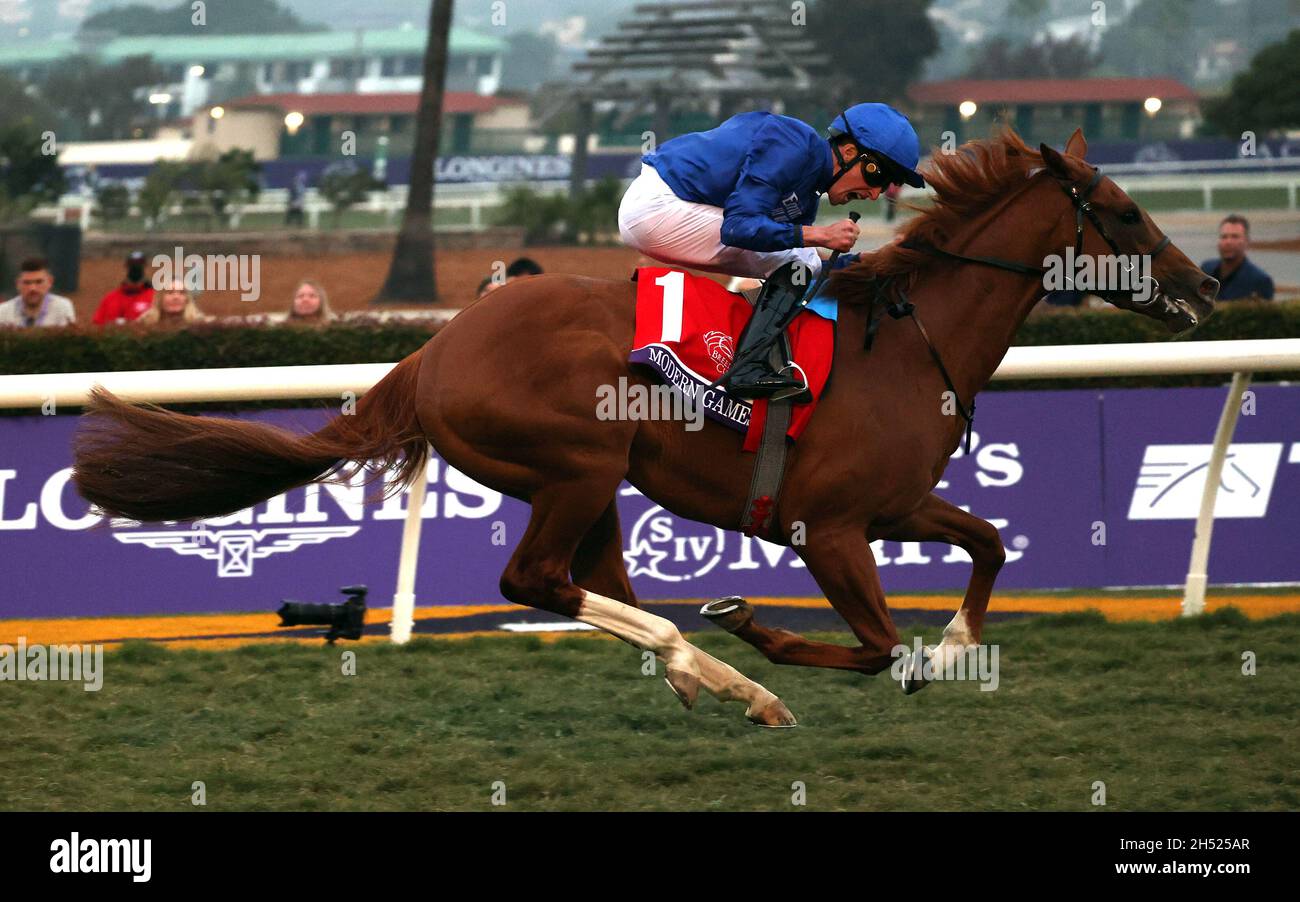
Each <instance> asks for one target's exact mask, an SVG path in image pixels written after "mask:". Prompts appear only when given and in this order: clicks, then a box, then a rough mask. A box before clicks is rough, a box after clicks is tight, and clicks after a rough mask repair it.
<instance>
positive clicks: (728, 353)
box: [704, 331, 735, 373]
mask: <svg viewBox="0 0 1300 902" xmlns="http://www.w3.org/2000/svg"><path fill="white" fill-rule="evenodd" d="M704 347H705V348H706V349H707V350H708V352H709V356H710V357H711V358H713V362H714V363H715V364H717V367H718V372H719V373H725V372H726V371H727V370H728V369H730V368H731V361H732V358H733V357H734V356H735V351H734V349H733V348H732V345H731V336H730V335H728V334H727V333H726V332H716V331H714V332H705V333H704Z"/></svg>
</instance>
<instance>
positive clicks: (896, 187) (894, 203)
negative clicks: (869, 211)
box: [885, 182, 903, 222]
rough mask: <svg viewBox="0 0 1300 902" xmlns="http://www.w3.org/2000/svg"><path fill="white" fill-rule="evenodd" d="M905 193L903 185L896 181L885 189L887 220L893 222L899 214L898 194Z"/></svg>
mask: <svg viewBox="0 0 1300 902" xmlns="http://www.w3.org/2000/svg"><path fill="white" fill-rule="evenodd" d="M902 193H903V186H902V185H900V184H898V183H897V182H894V183H893V184H891V185H890V186H889V187H888V188H886V189H885V222H893V221H894V217H895V216H897V215H898V195H900V194H902Z"/></svg>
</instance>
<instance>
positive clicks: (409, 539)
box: [0, 338, 1300, 642]
mask: <svg viewBox="0 0 1300 902" xmlns="http://www.w3.org/2000/svg"><path fill="white" fill-rule="evenodd" d="M393 366H394V364H388V363H375V364H348V365H335V366H286V367H246V368H235V369H206V370H166V371H158V372H121V373H51V374H38V375H21V376H0V408H42V407H45V408H46V409H48V408H49V405H51V404H53V405H54V406H55V407H56V408H57V406H58V405H78V404H82V403H84V402H85V400H86V397H87V395H88V393H89V391H90V389H91V388H92V387H93V386H95V385H103V386H104V387H105V388H107V389H109V390H110V391H112V392H114V393H115V394H117V395H119V396H120V397H122V398H125V399H127V400H131V401H152V402H154V403H160V404H164V403H183V402H190V403H192V402H200V401H273V400H290V399H298V398H334V399H339V400H342V399H343V398H345V397H346V396H347V393H349V392H354V393H356V394H361V393H364V392H365V391H366V390H367V389H369V388H370V387H371V386H373V385H374V384H375V383H376V382H378V381H379V380H380V379H382V378H383V377H384V376H385V375H386V374H387V373H388V371H389V370H390V369H392V367H393ZM1282 370H1300V338H1281V339H1263V340H1251V341H1199V342H1171V343H1168V344H1115V345H1063V346H1052V347H1033V348H1012V349H1011V350H1010V351H1008V352H1007V355H1006V357H1005V358H1004V359H1003V361H1002V364H1001V365H1000V366H999V367H998V369H997V372H996V373H995V374H994V376H993V378H994V379H1003V380H1004V379H1063V378H1064V379H1076V378H1089V377H1106V376H1165V375H1187V374H1198V373H1199V374H1213V373H1223V374H1232V384H1231V387H1230V388H1229V391H1228V396H1227V398H1226V399H1225V401H1224V406H1223V411H1222V413H1221V415H1220V418H1219V425H1218V428H1217V430H1216V431H1215V435H1214V448H1213V452H1212V454H1211V457H1210V463H1209V469H1208V470H1207V472H1206V477H1205V490H1204V492H1203V493H1202V496H1201V509H1200V515H1199V517H1198V518H1197V521H1196V536H1195V539H1194V540H1193V542H1192V553H1191V563H1190V565H1189V568H1188V573H1187V583H1186V587H1185V590H1184V595H1183V614H1184V615H1193V614H1199V613H1201V612H1202V611H1204V609H1205V589H1206V583H1207V573H1206V566H1207V563H1208V561H1209V556H1210V537H1211V533H1212V530H1213V527H1214V506H1215V500H1216V498H1217V496H1218V487H1219V482H1220V477H1221V475H1222V472H1223V461H1224V457H1225V456H1226V454H1227V450H1228V445H1229V444H1230V443H1231V442H1232V433H1233V431H1234V429H1235V428H1236V423H1237V416H1238V414H1239V413H1240V412H1241V404H1242V394H1243V393H1244V392H1245V390H1246V387H1247V386H1248V385H1249V384H1250V378H1251V374H1252V373H1255V372H1278V371H1282ZM425 478H426V476H425V474H424V472H421V473H420V474H419V476H418V477H417V482H416V484H415V485H413V486H412V487H411V493H410V502H409V504H408V508H407V516H406V525H405V529H404V530H403V533H402V549H401V558H400V564H399V567H398V576H397V591H396V593H395V595H394V598H393V616H392V636H393V641H394V642H406V641H408V640H409V639H410V636H411V628H412V626H413V625H414V611H415V594H414V589H415V564H416V558H417V556H418V553H419V542H420V524H421V518H420V515H421V505H422V503H423V500H424V495H425V492H426V483H425Z"/></svg>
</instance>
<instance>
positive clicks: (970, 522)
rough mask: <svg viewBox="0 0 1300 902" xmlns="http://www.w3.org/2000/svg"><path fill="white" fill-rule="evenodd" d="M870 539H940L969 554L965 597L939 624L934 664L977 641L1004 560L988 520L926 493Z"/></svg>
mask: <svg viewBox="0 0 1300 902" xmlns="http://www.w3.org/2000/svg"><path fill="white" fill-rule="evenodd" d="M870 537H871V538H873V539H891V540H894V541H899V542H945V543H947V544H949V545H956V546H957V547H959V548H961V549H962V550H964V551H965V552H966V553H967V554H969V555H970V556H971V560H972V561H973V562H974V563H973V566H972V568H971V575H970V582H969V583H968V584H967V586H966V597H965V598H963V599H962V603H961V607H960V608H959V609H958V610H957V613H956V615H955V616H954V617H953V618H952V622H951V623H949V624H948V625H947V626H946V627H945V628H944V631H943V641H942V642H940V644H939V653H938V654H937V655H936V657H937V660H936V664H940V663H942V662H943V661H944V660H945V659H946V657H947V656H948V655H954V654H957V653H959V652H960V650H961V649H963V648H965V647H967V646H972V645H979V642H980V636H981V635H982V634H983V631H984V615H985V613H986V612H987V610H988V606H989V596H990V595H992V593H993V583H994V581H995V580H996V579H997V576H998V571H1000V570H1001V569H1002V565H1003V564H1004V563H1005V562H1006V559H1007V552H1006V549H1005V548H1004V547H1003V546H1002V537H1001V536H1000V535H998V531H997V528H996V527H994V526H993V524H991V523H989V522H988V521H986V520H981V519H980V518H979V517H977V516H975V515H974V514H970V513H967V512H966V511H964V510H962V509H961V508H960V507H957V506H956V505H954V504H951V503H949V502H947V501H944V500H943V499H942V498H940V497H939V496H938V495H935V494H930V495H927V496H926V498H925V500H924V501H923V502H921V506H920V507H918V508H917V509H916V510H914V511H913V512H912V513H911V514H909V515H908V516H907V517H906V518H904V519H902V520H899V521H897V522H895V523H891V524H889V525H888V526H885V527H881V528H880V529H879V530H873V531H872V532H871V534H870Z"/></svg>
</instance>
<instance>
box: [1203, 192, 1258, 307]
mask: <svg viewBox="0 0 1300 902" xmlns="http://www.w3.org/2000/svg"><path fill="white" fill-rule="evenodd" d="M1249 244H1250V223H1249V222H1247V221H1246V217H1244V216H1240V215H1238V214H1236V213H1233V214H1232V215H1230V216H1225V217H1223V221H1222V222H1220V223H1219V259H1218V260H1206V261H1205V262H1204V263H1202V264H1201V269H1202V270H1204V271H1205V272H1207V273H1209V274H1210V275H1212V276H1214V278H1216V279H1218V280H1219V297H1218V300H1220V301H1239V300H1242V299H1245V298H1261V299H1263V300H1265V301H1271V300H1273V279H1272V278H1271V277H1270V276H1269V274H1268V273H1266V272H1264V270H1262V269H1260V268H1259V267H1258V266H1256V265H1255V264H1254V263H1252V262H1250V260H1248V259H1247V258H1246V248H1247V247H1248V246H1249Z"/></svg>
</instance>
